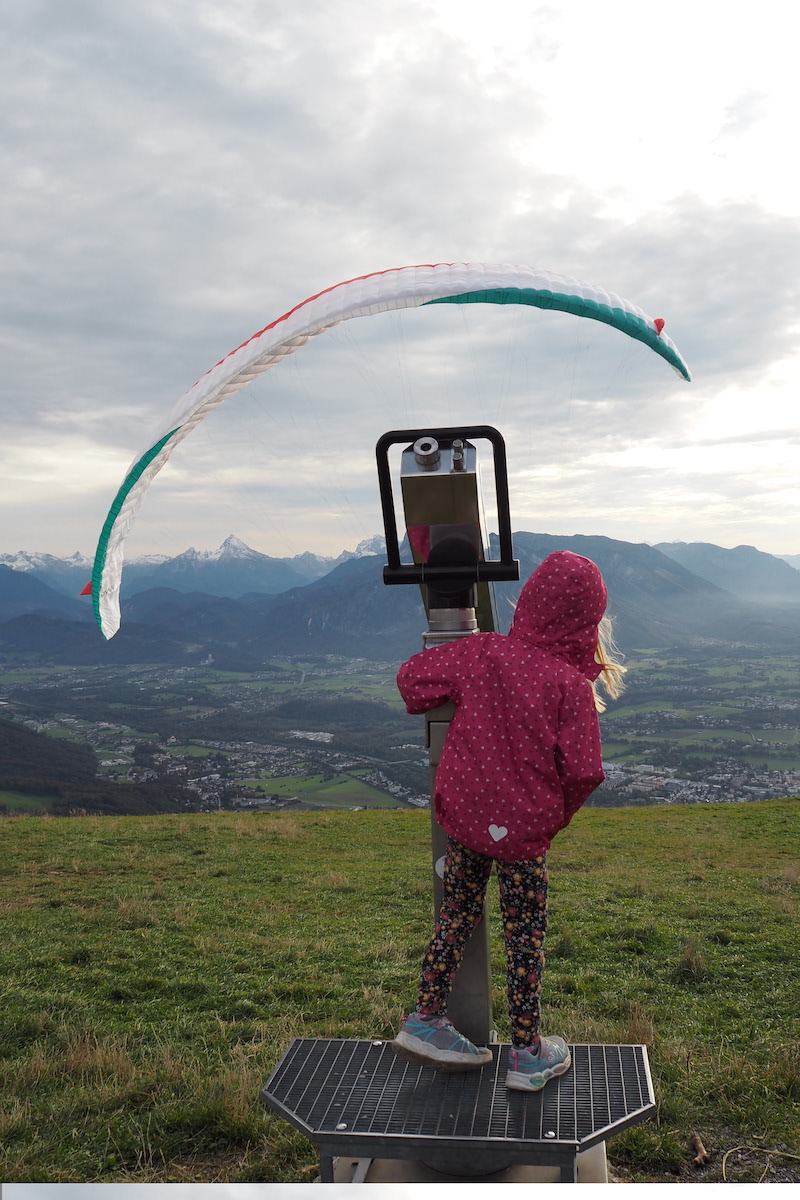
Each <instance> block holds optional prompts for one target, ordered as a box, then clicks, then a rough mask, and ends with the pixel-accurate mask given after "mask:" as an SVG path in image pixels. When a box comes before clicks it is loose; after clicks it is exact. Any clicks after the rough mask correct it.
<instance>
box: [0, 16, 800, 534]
mask: <svg viewBox="0 0 800 1200" xmlns="http://www.w3.org/2000/svg"><path fill="white" fill-rule="evenodd" d="M790 19H791V10H790V9H788V8H787V7H786V5H785V3H777V2H773V0H762V3H760V4H759V5H758V6H756V7H752V6H751V7H749V8H747V9H740V10H736V9H732V8H731V7H730V5H729V4H722V3H717V2H715V0H706V2H705V3H703V4H697V3H696V2H692V3H689V2H688V0H674V2H673V3H672V4H670V5H669V6H667V7H664V6H660V5H658V4H651V5H644V4H642V3H641V2H640V0H639V2H636V3H634V2H633V0H631V2H628V0H610V2H609V3H606V4H603V5H599V4H597V3H594V2H592V3H590V2H588V0H572V2H571V3H566V2H559V0H555V2H553V3H547V4H536V3H535V2H534V3H531V2H530V0H527V2H526V3H516V2H514V0H493V2H492V3H491V4H484V5H480V6H478V5H475V6H467V5H465V4H464V3H463V0H452V2H451V0H402V2H400V0H336V2H335V3H334V4H331V3H329V2H328V3H322V2H321V0H304V3H302V4H298V5H287V4H285V3H280V4H279V3H277V2H273V0H224V2H223V0H128V2H127V3H125V4H115V3H111V2H110V0H70V3H69V4H64V3H63V0H26V2H25V3H24V4H11V3H9V4H6V5H4V20H3V26H4V43H5V53H4V68H3V72H2V78H0V88H1V89H2V91H3V93H4V97H3V98H4V103H3V105H2V111H3V113H4V119H5V129H4V135H3V138H2V150H1V152H2V165H3V180H4V183H3V188H2V190H0V206H2V210H3V211H2V221H1V222H0V226H1V228H2V234H0V237H2V239H3V240H2V243H1V244H2V252H3V259H2V261H3V264H4V273H5V276H6V281H5V287H4V288H3V289H2V300H0V304H2V319H1V320H0V337H2V348H3V370H2V373H1V374H0V387H1V388H2V401H1V402H2V445H3V448H4V454H3V459H4V463H3V471H2V474H1V475H0V504H2V507H3V512H2V517H0V529H2V536H0V552H14V551H16V550H19V549H26V550H37V551H46V552H49V553H53V554H68V553H72V552H74V551H76V550H80V551H82V552H84V553H87V554H92V553H93V552H94V546H95V543H96V540H97V536H98V533H99V530H100V527H101V525H102V522H103V520H104V517H105V514H106V512H107V510H108V507H109V505H110V503H111V500H112V499H113V496H114V493H115V492H116V489H117V487H118V485H119V483H120V482H121V480H122V477H123V475H124V473H125V470H126V468H127V467H128V465H129V463H130V461H131V458H132V457H133V454H134V452H135V451H136V449H137V448H138V447H139V445H140V444H141V443H142V441H143V440H144V438H145V435H146V433H147V431H148V429H149V427H150V426H151V425H155V424H156V423H157V421H158V418H159V415H160V414H161V413H163V412H164V411H166V410H168V409H169V408H171V407H172V405H173V404H174V402H175V400H176V399H177V397H178V396H179V395H180V394H181V393H182V392H183V391H184V390H185V389H186V388H188V387H189V386H191V384H192V383H194V381H195V380H196V379H197V378H198V377H199V376H200V375H202V374H203V373H204V372H205V371H206V370H207V369H208V368H209V367H211V366H212V365H213V364H214V363H215V362H216V361H217V360H218V359H219V358H221V357H222V356H223V355H224V354H225V353H227V352H228V351H229V350H231V349H232V348H233V347H234V346H236V345H238V344H239V343H241V342H242V341H243V340H245V339H246V338H247V337H249V336H250V335H251V334H252V333H254V332H255V331H256V330H258V329H260V328H262V327H263V326H264V325H265V324H266V323H267V322H269V321H271V320H273V319H274V318H275V317H277V316H278V315H280V314H281V313H282V312H284V311H286V310H287V309H288V308H291V307H292V306H293V305H295V304H297V303H298V302H299V301H301V300H303V299H304V298H305V297H306V296H308V295H310V294H312V293H314V292H317V291H319V290H320V289H322V288H325V287H328V286H330V285H332V284H334V283H336V282H338V281H340V280H343V279H347V278H351V277H353V276H355V275H360V274H363V273H366V272H369V271H376V270H382V269H385V268H388V267H393V266H400V265H404V264H408V263H420V262H439V261H475V262H510V263H524V264H530V265H533V266H539V267H544V268H546V269H550V270H554V271H560V272H564V273H568V274H572V275H575V276H577V277H578V278H580V279H584V280H586V281H588V282H590V283H592V284H596V285H599V286H602V287H605V288H607V289H609V290H611V291H615V292H617V293H619V294H620V295H622V296H624V297H626V298H627V299H629V300H632V301H633V302H634V303H637V304H639V305H640V306H641V307H642V308H644V309H645V311H647V312H648V313H650V314H651V315H652V316H654V317H663V318H664V319H665V321H666V332H667V333H669V334H670V336H671V337H672V338H673V340H674V341H675V342H676V343H677V345H678V348H679V349H680V350H681V352H682V353H683V355H684V357H685V358H686V359H687V361H688V362H689V365H690V367H691V369H692V371H693V374H694V381H693V382H692V383H691V384H685V383H683V382H682V381H680V380H679V379H678V378H677V377H676V376H675V375H674V374H673V372H672V371H671V370H670V368H669V367H668V366H667V364H666V363H665V362H664V361H663V360H662V359H660V358H658V357H657V356H655V355H653V354H652V353H651V352H650V351H648V350H647V349H646V348H644V347H643V346H641V345H640V344H638V343H633V342H631V341H630V340H629V339H627V338H625V337H624V336H623V335H622V334H620V333H618V332H616V331H614V330H611V329H609V328H607V327H606V326H602V325H599V324H597V323H596V322H589V321H580V320H577V319H576V318H574V317H570V316H567V315H564V314H546V313H541V312H539V311H537V310H533V309H513V308H500V309H494V308H490V307H488V306H472V307H470V308H468V309H463V308H451V307H450V306H438V307H434V308H432V309H427V310H420V311H416V312H406V313H401V314H385V315H383V316H381V317H375V318H366V319H361V320H357V321H352V322H349V323H348V324H346V325H343V326H341V327H339V328H338V329H337V330H334V331H331V332H330V333H327V334H324V335H323V336H322V337H320V338H319V339H317V340H316V342H314V343H311V344H310V345H309V346H307V347H306V348H304V349H303V350H301V351H300V352H299V353H298V354H296V355H295V356H294V357H293V358H291V359H289V360H287V361H286V362H285V363H283V364H281V365H280V366H279V367H277V368H276V369H274V370H273V371H271V372H268V373H267V374H266V375H264V376H262V377H261V378H260V379H259V380H258V381H256V383H255V384H253V385H251V387H250V388H248V389H245V391H244V392H242V393H240V394H239V395H238V396H237V397H235V398H234V399H232V400H231V401H230V402H229V403H228V404H226V405H223V406H222V408H221V409H220V410H218V412H216V413H215V414H212V416H211V417H210V418H209V419H208V420H207V421H206V422H205V423H204V424H203V425H202V426H200V427H199V428H198V430H197V431H196V432H195V433H193V434H192V435H191V437H189V438H188V439H187V440H186V441H185V442H184V443H183V444H182V445H181V446H180V447H179V448H178V449H177V450H176V452H175V454H174V455H173V458H172V459H171V461H170V462H169V464H168V465H167V467H166V468H165V469H164V470H163V471H162V473H161V475H160V476H159V477H158V478H157V480H156V482H155V484H154V485H153V488H152V489H151V494H150V496H149V497H148V499H147V501H146V503H145V505H144V507H143V509H142V511H141V513H140V516H139V519H138V522H137V525H136V527H135V529H134V531H133V533H132V535H131V536H130V538H129V541H128V552H129V554H130V555H131V556H135V555H136V554H140V553H145V552H155V553H168V554H171V553H177V552H180V551H182V550H184V549H186V548H187V547H188V546H189V545H194V546H196V547H198V548H201V547H203V548H212V547H214V546H216V545H218V544H219V543H220V542H221V541H222V540H223V538H224V537H225V536H226V535H227V534H229V533H235V534H237V535H238V536H239V537H241V538H243V539H244V540H245V541H246V542H248V543H249V544H250V545H252V546H254V547H255V548H256V549H259V550H261V551H263V552H265V553H269V554H275V555H280V556H283V555H287V554H294V553H300V552H302V551H303V550H306V549H310V550H315V551H317V552H319V553H330V554H336V553H338V552H339V551H340V550H342V549H344V548H352V547H353V546H355V544H356V543H357V542H358V541H359V540H360V539H362V538H365V537H368V536H370V535H371V534H373V533H375V532H378V531H379V529H380V517H379V511H378V504H377V486H376V481H375V470H374V457H373V448H374V444H375V442H376V440H377V438H378V437H379V436H380V435H381V434H382V433H384V432H385V431H387V430H389V429H395V428H398V427H399V428H407V427H408V428H411V427H414V428H417V427H419V428H422V429H424V427H425V425H426V424H427V425H437V424H457V423H459V422H464V423H472V422H476V421H481V422H489V423H493V424H496V425H497V426H498V428H500V430H501V432H502V433H503V434H504V435H505V437H506V439H507V442H508V448H509V464H510V469H511V492H512V494H511V500H512V514H513V524H514V526H515V528H518V529H528V530H533V531H539V532H549V533H563V534H572V533H586V534H606V535H608V536H610V537H619V538H624V539H626V540H630V541H649V542H657V541H662V540H685V541H693V540H694V541H697V540H702V541H712V542H716V543H718V544H720V545H725V546H734V545H737V544H740V543H749V544H754V545H757V546H758V547H759V548H761V549H764V550H770V551H773V552H782V553H796V552H800V533H798V531H797V516H798V513H799V512H800V486H798V482H797V480H798V468H799V467H800V449H799V447H798V442H799V440H800V439H798V424H797V419H796V410H797V395H798V382H800V370H799V369H798V358H797V342H798V337H799V336H800V332H799V331H800V325H799V324H798V318H797V291H798V280H799V279H800V197H799V196H798V186H797V183H796V175H797V172H796V164H795V163H794V158H795V155H794V152H793V151H794V146H795V145H796V140H797V114H798V93H800V77H799V76H798V72H797V67H796V61H795V59H796V52H795V45H794V43H795V39H794V36H793V33H792V30H791V29H790V28H789V25H788V22H790Z"/></svg>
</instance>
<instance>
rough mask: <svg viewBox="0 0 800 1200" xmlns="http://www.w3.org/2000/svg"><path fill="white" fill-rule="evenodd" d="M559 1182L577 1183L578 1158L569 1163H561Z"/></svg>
mask: <svg viewBox="0 0 800 1200" xmlns="http://www.w3.org/2000/svg"><path fill="white" fill-rule="evenodd" d="M561 1182H562V1183H577V1182H578V1158H577V1155H576V1157H575V1158H573V1160H572V1162H571V1163H562V1165H561Z"/></svg>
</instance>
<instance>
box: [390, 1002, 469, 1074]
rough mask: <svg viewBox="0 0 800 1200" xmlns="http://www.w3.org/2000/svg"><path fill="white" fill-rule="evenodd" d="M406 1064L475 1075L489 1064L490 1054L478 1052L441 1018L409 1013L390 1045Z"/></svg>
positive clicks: (450, 1023)
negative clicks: (418, 1064)
mask: <svg viewBox="0 0 800 1200" xmlns="http://www.w3.org/2000/svg"><path fill="white" fill-rule="evenodd" d="M391 1046H392V1049H393V1050H394V1052H395V1054H397V1055H398V1056H399V1057H400V1058H404V1059H406V1060H407V1061H408V1062H413V1063H421V1064H422V1066H423V1067H433V1068H434V1069H435V1070H437V1071H477V1070H479V1069H480V1068H481V1067H484V1066H485V1065H486V1064H487V1063H490V1062H491V1061H492V1052H491V1050H488V1049H484V1050H479V1049H478V1047H477V1046H473V1044H472V1042H471V1041H469V1039H468V1038H465V1037H462V1035H461V1034H460V1033H459V1032H458V1030H457V1029H454V1028H453V1025H452V1022H450V1021H448V1019H447V1017H443V1016H423V1015H422V1014H421V1013H411V1015H410V1016H408V1017H406V1019H405V1021H404V1022H403V1025H402V1028H401V1029H400V1032H399V1033H398V1035H397V1037H396V1038H395V1039H394V1041H393V1042H392V1043H391Z"/></svg>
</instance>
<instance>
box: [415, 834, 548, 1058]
mask: <svg viewBox="0 0 800 1200" xmlns="http://www.w3.org/2000/svg"><path fill="white" fill-rule="evenodd" d="M493 865H496V866H497V875H498V880H499V883H500V908H501V913H502V918H503V934H504V937H505V947H506V971H507V982H508V1009H509V1015H510V1018H511V1041H512V1044H513V1045H515V1046H529V1045H531V1043H532V1042H534V1041H535V1039H536V1038H537V1037H538V1035H539V993H540V991H541V984H542V967H543V966H544V954H543V953H542V944H543V942H544V935H545V930H546V928H547V863H546V858H545V855H544V854H542V855H541V856H540V857H539V858H535V859H533V860H532V861H530V862H528V861H522V862H502V861H500V860H499V859H493V858H489V857H488V856H487V855H485V854H479V853H478V852H477V851H475V850H468V849H467V847H466V846H462V845H461V844H460V843H459V842H457V841H456V840H455V839H454V838H450V837H448V839H447V855H446V857H445V862H444V895H443V898H442V907H441V909H440V911H439V918H438V920H437V922H436V928H435V930H434V933H433V937H432V938H431V941H430V945H429V946H428V949H427V952H426V954H425V958H424V959H423V964H422V976H421V978H420V981H419V993H418V998H417V1006H416V1011H417V1012H418V1013H427V1014H432V1013H445V1012H446V1011H447V997H448V995H449V992H450V988H451V987H452V983H453V977H454V975H455V973H456V971H457V970H458V966H459V964H460V962H461V952H462V950H463V948H464V946H465V944H466V942H467V940H468V939H469V936H470V934H471V933H472V930H473V929H474V928H475V926H476V925H477V923H478V921H479V920H480V919H481V917H482V916H483V907H484V901H485V898H486V885H487V883H488V882H489V876H490V875H491V873H492V866H493Z"/></svg>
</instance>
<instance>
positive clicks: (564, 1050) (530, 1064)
mask: <svg viewBox="0 0 800 1200" xmlns="http://www.w3.org/2000/svg"><path fill="white" fill-rule="evenodd" d="M571 1066H572V1056H571V1054H570V1052H569V1046H568V1045H567V1043H566V1042H565V1041H564V1039H563V1038H560V1037H551V1038H546V1037H543V1038H540V1040H539V1053H538V1054H532V1053H531V1052H530V1050H526V1049H524V1048H521V1047H520V1048H517V1047H516V1046H514V1047H512V1048H511V1050H510V1051H509V1054H508V1073H507V1075H506V1087H507V1088H511V1089H512V1090H513V1091H516V1092H540V1091H541V1090H542V1088H543V1087H544V1085H545V1084H546V1083H548V1082H549V1080H551V1079H555V1077H556V1076H557V1075H563V1074H564V1072H565V1071H568V1070H569V1069H570V1067H571Z"/></svg>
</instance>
